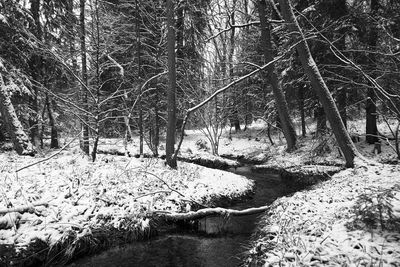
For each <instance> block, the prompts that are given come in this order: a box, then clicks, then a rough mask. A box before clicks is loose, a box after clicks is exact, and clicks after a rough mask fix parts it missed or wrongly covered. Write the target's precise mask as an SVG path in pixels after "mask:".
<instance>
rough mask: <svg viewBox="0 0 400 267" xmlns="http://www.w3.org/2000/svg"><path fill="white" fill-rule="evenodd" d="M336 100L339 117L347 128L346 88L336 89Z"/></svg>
mask: <svg viewBox="0 0 400 267" xmlns="http://www.w3.org/2000/svg"><path fill="white" fill-rule="evenodd" d="M336 101H337V104H338V109H339V113H340V118H342V121H343V124H344V127H346V129H347V89H346V87H344V86H343V87H342V88H340V89H339V90H338V92H337V95H336Z"/></svg>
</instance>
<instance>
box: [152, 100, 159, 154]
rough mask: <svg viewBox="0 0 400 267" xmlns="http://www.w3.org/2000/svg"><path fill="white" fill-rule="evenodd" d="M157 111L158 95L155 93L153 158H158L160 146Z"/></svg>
mask: <svg viewBox="0 0 400 267" xmlns="http://www.w3.org/2000/svg"><path fill="white" fill-rule="evenodd" d="M158 113H159V111H158V93H157V92H156V105H155V106H154V138H153V139H154V142H153V143H154V156H155V157H157V156H158V146H159V144H160V119H159V114H158Z"/></svg>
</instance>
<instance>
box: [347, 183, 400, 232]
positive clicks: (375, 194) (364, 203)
mask: <svg viewBox="0 0 400 267" xmlns="http://www.w3.org/2000/svg"><path fill="white" fill-rule="evenodd" d="M396 193H400V185H399V184H396V185H395V186H393V187H391V188H387V189H384V188H380V187H371V188H369V189H367V190H366V192H365V193H362V194H360V195H359V197H358V199H357V200H356V203H355V205H354V207H353V214H354V217H353V218H352V220H351V221H350V223H348V224H347V227H349V228H350V229H365V228H367V229H369V230H372V229H378V228H380V229H381V230H382V231H384V230H387V231H396V232H400V217H397V216H395V214H394V211H393V204H392V203H393V200H395V199H396Z"/></svg>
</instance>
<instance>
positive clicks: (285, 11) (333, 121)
mask: <svg viewBox="0 0 400 267" xmlns="http://www.w3.org/2000/svg"><path fill="white" fill-rule="evenodd" d="M279 3H280V7H281V11H282V15H283V17H284V19H285V20H286V22H287V23H288V26H289V30H290V31H292V32H296V33H297V34H298V35H299V36H300V38H301V42H300V43H299V44H298V45H297V51H298V53H299V57H300V61H301V63H302V65H303V68H304V71H305V72H306V74H307V76H308V79H309V80H310V82H311V85H312V87H313V88H314V90H315V92H316V94H317V95H318V98H319V101H320V102H321V104H322V106H323V107H324V110H325V113H326V116H327V118H328V120H329V123H330V125H331V127H332V130H333V133H334V135H335V137H336V141H337V142H338V144H339V147H340V149H341V150H342V152H343V155H344V157H345V160H346V166H347V167H353V166H354V158H355V157H356V156H359V153H358V151H357V149H356V147H355V146H354V143H353V142H352V141H351V138H350V135H349V133H348V132H347V130H346V128H345V126H344V124H343V121H342V119H341V118H340V114H339V110H338V109H337V107H336V105H335V102H334V100H333V98H332V95H331V93H330V92H329V89H328V87H327V86H326V84H325V81H324V79H323V78H322V76H321V74H320V72H319V69H318V66H317V64H316V63H315V61H314V59H313V57H312V55H311V52H310V49H309V47H308V44H307V42H306V40H305V38H304V35H303V32H302V31H301V29H300V26H299V24H298V22H297V20H296V17H295V15H294V13H293V10H292V7H291V4H290V2H289V0H279Z"/></svg>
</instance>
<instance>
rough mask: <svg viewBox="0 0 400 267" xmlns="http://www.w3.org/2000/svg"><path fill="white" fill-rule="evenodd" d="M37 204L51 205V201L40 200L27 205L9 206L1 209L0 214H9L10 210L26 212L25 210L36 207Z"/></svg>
mask: <svg viewBox="0 0 400 267" xmlns="http://www.w3.org/2000/svg"><path fill="white" fill-rule="evenodd" d="M36 206H45V207H47V206H49V202H48V201H40V202H36V203H32V204H29V205H26V206H20V207H15V208H7V209H0V214H7V213H10V212H18V213H24V212H28V211H31V210H33V209H34V207H36Z"/></svg>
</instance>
